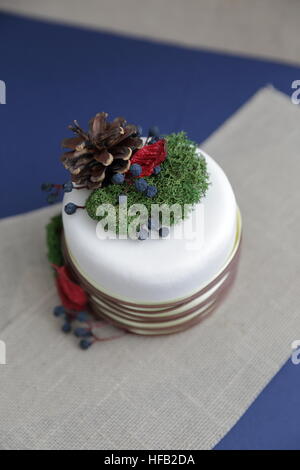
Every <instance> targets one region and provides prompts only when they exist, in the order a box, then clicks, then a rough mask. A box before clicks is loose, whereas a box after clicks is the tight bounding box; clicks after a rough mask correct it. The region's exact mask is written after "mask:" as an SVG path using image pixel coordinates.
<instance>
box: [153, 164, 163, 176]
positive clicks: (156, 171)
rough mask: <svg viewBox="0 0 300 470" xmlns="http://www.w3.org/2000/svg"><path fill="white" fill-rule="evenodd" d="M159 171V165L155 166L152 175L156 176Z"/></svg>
mask: <svg viewBox="0 0 300 470" xmlns="http://www.w3.org/2000/svg"><path fill="white" fill-rule="evenodd" d="M160 171H161V167H160V166H159V165H157V166H156V167H155V168H154V170H153V174H154V175H158V174H159V173H160Z"/></svg>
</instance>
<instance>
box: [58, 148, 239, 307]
mask: <svg viewBox="0 0 300 470" xmlns="http://www.w3.org/2000/svg"><path fill="white" fill-rule="evenodd" d="M201 154H202V155H203V156H204V157H205V158H206V161H207V169H208V172H209V175H210V182H211V185H210V186H209V189H208V191H207V195H206V197H205V198H203V201H202V202H201V203H200V204H198V205H197V206H196V207H195V211H196V212H198V213H199V214H200V212H201V215H203V218H202V219H201V220H202V222H203V226H202V229H200V230H199V232H198V233H196V236H195V237H194V238H192V239H190V237H191V235H192V227H191V224H190V223H189V220H186V221H183V222H182V224H185V230H186V231H185V234H186V238H185V239H174V238H173V234H174V231H176V230H179V229H180V225H181V224H179V225H177V226H174V227H172V228H171V230H170V237H169V238H168V239H163V240H162V239H160V240H155V239H148V240H146V241H136V240H130V239H127V240H121V239H113V240H109V239H106V240H100V239H99V238H98V237H97V235H96V226H97V222H96V221H94V220H92V219H91V218H90V217H89V216H88V214H87V212H86V211H84V210H78V211H77V212H76V213H75V214H73V215H71V216H70V215H66V214H65V213H64V212H63V225H64V233H65V240H66V245H67V248H68V251H69V254H70V257H71V258H72V261H73V263H74V265H75V266H76V268H77V270H78V271H79V272H80V273H81V274H82V276H83V277H85V278H86V279H87V280H88V281H89V282H90V283H91V284H93V285H94V286H95V287H96V288H98V289H100V290H101V291H102V292H104V293H106V294H108V295H110V296H112V297H115V298H118V299H120V300H124V301H130V302H136V303H143V302H144V303H148V304H151V303H160V302H162V303H163V302H168V301H174V300H178V299H181V298H184V297H187V296H190V295H192V294H193V293H195V292H196V291H198V290H199V289H200V288H201V287H202V286H205V285H206V284H208V283H209V282H210V281H211V279H213V278H214V277H215V276H216V275H217V274H218V273H219V271H220V270H221V269H223V268H224V266H225V265H226V262H227V260H228V259H229V258H230V255H231V253H232V251H233V249H234V245H235V240H236V236H237V230H238V215H237V214H238V209H237V204H236V200H235V196H234V193H233V190H232V187H231V185H230V183H229V181H228V179H227V177H226V175H225V174H224V172H223V170H222V169H221V168H220V166H219V165H218V164H217V163H216V162H215V161H214V160H213V159H212V158H211V157H209V156H208V155H207V154H205V152H202V151H201ZM89 194H90V191H88V190H80V191H78V190H75V189H74V190H73V191H72V192H71V193H66V194H65V196H64V201H63V205H65V204H67V203H68V202H73V203H75V204H77V205H79V206H83V205H84V204H85V201H86V199H87V197H88V196H89ZM196 212H194V215H195V213H196ZM181 228H182V227H181Z"/></svg>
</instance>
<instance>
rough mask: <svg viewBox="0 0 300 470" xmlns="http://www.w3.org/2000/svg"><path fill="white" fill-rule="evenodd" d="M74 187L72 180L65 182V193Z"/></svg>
mask: <svg viewBox="0 0 300 470" xmlns="http://www.w3.org/2000/svg"><path fill="white" fill-rule="evenodd" d="M72 189H73V183H72V181H67V182H66V183H64V184H63V190H64V192H65V193H70V192H71V191H72Z"/></svg>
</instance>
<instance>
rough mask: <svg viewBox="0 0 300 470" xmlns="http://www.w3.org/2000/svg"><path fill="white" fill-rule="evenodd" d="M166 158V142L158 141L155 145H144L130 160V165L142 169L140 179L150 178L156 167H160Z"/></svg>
mask: <svg viewBox="0 0 300 470" xmlns="http://www.w3.org/2000/svg"><path fill="white" fill-rule="evenodd" d="M166 156H167V151H166V141H165V139H160V140H159V141H158V142H156V143H155V144H151V145H144V147H142V148H141V149H140V150H138V151H137V152H136V153H135V154H134V155H133V157H132V159H131V164H132V165H133V164H134V163H138V164H139V165H141V167H142V173H141V175H140V177H144V176H150V175H152V173H153V170H154V168H155V167H156V166H158V165H160V164H161V163H162V162H163V161H164V160H165V159H166Z"/></svg>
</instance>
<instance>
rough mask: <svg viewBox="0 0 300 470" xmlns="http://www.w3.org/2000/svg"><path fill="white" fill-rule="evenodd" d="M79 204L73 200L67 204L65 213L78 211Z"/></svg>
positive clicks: (69, 213)
mask: <svg viewBox="0 0 300 470" xmlns="http://www.w3.org/2000/svg"><path fill="white" fill-rule="evenodd" d="M76 209H77V206H76V204H73V202H68V204H66V205H65V207H64V210H65V213H66V214H68V215H71V214H74V212H76Z"/></svg>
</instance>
